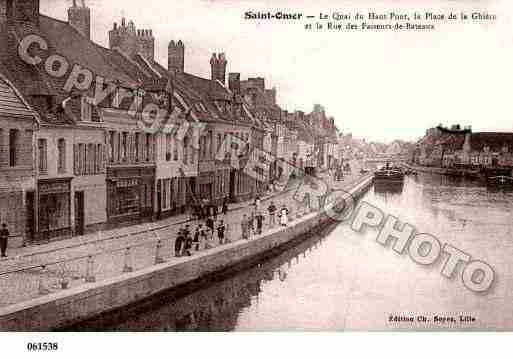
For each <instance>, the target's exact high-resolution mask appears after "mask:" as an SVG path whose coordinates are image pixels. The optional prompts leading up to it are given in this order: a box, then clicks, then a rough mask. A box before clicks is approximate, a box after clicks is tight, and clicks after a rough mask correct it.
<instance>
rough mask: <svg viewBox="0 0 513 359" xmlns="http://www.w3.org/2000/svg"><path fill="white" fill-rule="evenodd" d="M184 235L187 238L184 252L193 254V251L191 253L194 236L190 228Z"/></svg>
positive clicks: (188, 254) (189, 254)
mask: <svg viewBox="0 0 513 359" xmlns="http://www.w3.org/2000/svg"><path fill="white" fill-rule="evenodd" d="M183 236H184V239H185V242H184V249H183V251H184V253H185V254H186V255H187V256H189V257H190V256H192V253H191V249H192V237H191V233H190V231H189V230H187V229H186V230H185V231H184V232H183Z"/></svg>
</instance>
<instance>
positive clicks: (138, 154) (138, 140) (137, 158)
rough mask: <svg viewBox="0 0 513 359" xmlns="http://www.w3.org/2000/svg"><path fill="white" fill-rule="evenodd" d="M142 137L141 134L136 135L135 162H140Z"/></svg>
mask: <svg viewBox="0 0 513 359" xmlns="http://www.w3.org/2000/svg"><path fill="white" fill-rule="evenodd" d="M140 136H141V134H140V133H136V134H135V162H139V161H140V153H139V152H140V151H139V146H140V145H139V143H140Z"/></svg>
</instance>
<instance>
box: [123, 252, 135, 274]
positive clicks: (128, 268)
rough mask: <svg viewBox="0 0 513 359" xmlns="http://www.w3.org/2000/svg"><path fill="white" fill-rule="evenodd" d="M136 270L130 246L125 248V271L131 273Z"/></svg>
mask: <svg viewBox="0 0 513 359" xmlns="http://www.w3.org/2000/svg"><path fill="white" fill-rule="evenodd" d="M133 271H134V267H133V266H132V254H131V253H130V247H127V248H126V249H125V260H124V265H123V273H130V272H133Z"/></svg>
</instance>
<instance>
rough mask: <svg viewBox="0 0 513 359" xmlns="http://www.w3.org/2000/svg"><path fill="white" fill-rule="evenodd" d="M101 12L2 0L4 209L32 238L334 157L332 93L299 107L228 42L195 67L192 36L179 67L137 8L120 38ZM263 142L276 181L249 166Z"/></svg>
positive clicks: (95, 226) (176, 51) (125, 219)
mask: <svg viewBox="0 0 513 359" xmlns="http://www.w3.org/2000/svg"><path fill="white" fill-rule="evenodd" d="M90 24H91V10H90V9H89V8H88V7H87V6H86V5H85V2H81V4H77V3H76V1H73V5H72V6H71V7H70V8H69V9H68V21H61V20H57V19H54V18H51V17H48V16H45V15H43V14H41V13H40V11H39V1H25V0H0V44H1V45H2V47H1V48H2V51H1V52H0V124H1V127H0V221H1V222H6V223H8V225H9V228H10V229H11V232H13V233H14V234H15V235H17V237H18V238H19V241H20V242H23V243H30V242H38V241H43V240H44V241H46V240H51V239H55V238H63V237H68V236H72V235H81V234H84V233H88V232H92V231H97V230H100V229H104V228H111V227H115V226H121V225H125V224H127V223H134V222H135V223H136V222H138V221H146V220H154V219H159V218H164V217H166V216H171V215H175V214H178V213H183V212H185V211H186V210H188V208H189V207H190V205H191V204H192V203H195V202H196V201H199V200H207V201H209V202H211V203H218V204H219V203H221V202H222V201H224V200H229V201H232V202H235V201H243V200H247V199H249V198H252V197H253V196H255V195H256V194H258V193H261V192H263V191H265V190H267V184H268V183H269V181H272V180H274V179H277V178H278V179H279V177H280V176H281V177H282V179H283V177H287V176H288V175H289V174H290V172H291V171H293V169H292V170H291V168H293V166H291V164H299V163H301V167H304V166H305V163H306V161H307V159H308V160H310V161H312V163H311V165H312V166H317V165H319V166H320V168H321V169H327V168H329V167H330V166H334V163H335V159H334V156H335V151H334V150H333V149H332V146H331V145H332V144H331V142H330V141H329V139H330V138H332V137H333V136H332V135H331V134H334V133H336V127H335V125H334V120H333V119H332V118H331V119H328V118H327V117H326V115H325V112H324V109H322V108H321V107H320V106H316V108H314V111H313V112H312V113H311V114H309V115H301V116H299V115H297V113H294V116H296V117H294V116H292V115H291V114H289V113H288V112H287V111H284V110H282V109H281V108H280V107H279V106H278V105H277V103H276V89H267V88H266V86H265V79H263V78H249V79H248V80H245V81H241V78H240V74H239V73H229V74H228V76H226V75H227V74H226V68H227V63H228V60H227V57H226V56H225V54H223V53H219V54H217V53H215V54H213V55H212V56H211V58H210V61H209V65H210V69H211V77H210V78H202V77H199V76H196V75H194V74H190V73H187V72H186V71H185V62H186V58H185V45H184V43H183V42H182V41H181V40H178V41H171V42H170V43H169V46H168V64H167V67H165V66H162V65H161V64H160V63H158V62H157V61H155V58H154V51H155V50H154V49H155V38H154V36H153V33H152V31H151V30H149V29H137V28H136V26H135V24H134V22H132V21H126V20H125V19H124V18H123V19H122V20H121V23H119V24H118V23H114V24H113V26H112V29H111V30H110V31H109V47H108V48H107V47H103V46H101V45H99V44H97V43H95V42H93V41H92V40H91V38H90V28H91V26H90ZM86 82H88V83H89V86H85V85H84V83H86ZM99 94H100V95H101V96H99ZM148 109H149V110H148ZM160 113H165V114H166V116H163V117H162V116H159V114H160ZM164 129H165V130H164ZM335 138H336V135H335ZM335 142H336V141H335ZM249 148H258V149H260V150H261V151H263V152H265V153H268V154H270V155H271V156H270V157H271V158H272V160H271V163H270V164H269V166H263V167H259V166H255V169H260V168H263V171H267V172H268V173H262V174H263V175H264V177H263V178H266V180H265V181H263V180H262V179H261V178H260V179H259V178H254V176H250V175H249V174H248V173H247V171H245V168H246V166H247V164H248V163H254V161H255V160H259V159H255V158H251V157H252V156H258V154H257V155H255V154H253V152H252V151H250V150H249ZM313 157H315V161H314V160H313ZM251 160H253V162H251Z"/></svg>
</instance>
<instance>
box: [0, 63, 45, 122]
mask: <svg viewBox="0 0 513 359" xmlns="http://www.w3.org/2000/svg"><path fill="white" fill-rule="evenodd" d="M0 116H5V117H9V118H30V119H36V118H37V116H36V114H35V113H34V111H32V109H31V108H30V107H29V105H28V104H27V103H26V102H25V100H24V99H23V98H22V97H21V95H20V94H19V93H18V91H17V90H16V89H15V88H14V86H13V85H12V84H11V82H10V81H9V80H8V79H7V78H6V77H5V76H4V75H3V74H2V73H0Z"/></svg>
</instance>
